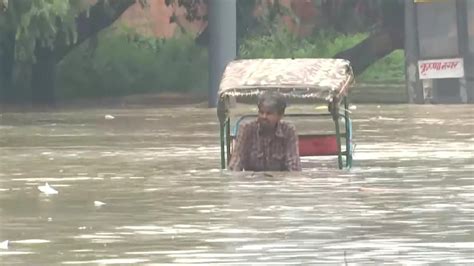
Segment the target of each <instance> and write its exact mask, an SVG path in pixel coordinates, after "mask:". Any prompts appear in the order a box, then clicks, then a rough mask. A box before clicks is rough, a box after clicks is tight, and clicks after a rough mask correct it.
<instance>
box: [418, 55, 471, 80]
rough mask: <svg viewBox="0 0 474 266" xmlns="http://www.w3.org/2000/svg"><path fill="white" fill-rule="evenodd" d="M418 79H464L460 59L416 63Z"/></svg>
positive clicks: (461, 60) (462, 62)
mask: <svg viewBox="0 0 474 266" xmlns="http://www.w3.org/2000/svg"><path fill="white" fill-rule="evenodd" d="M418 73H419V75H420V79H443V78H462V77H464V60H463V59H462V58H450V59H435V60H421V61H418Z"/></svg>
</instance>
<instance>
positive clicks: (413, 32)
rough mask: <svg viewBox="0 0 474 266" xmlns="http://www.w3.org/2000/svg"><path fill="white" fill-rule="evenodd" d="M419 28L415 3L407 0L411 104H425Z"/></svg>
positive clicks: (406, 31) (406, 23)
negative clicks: (420, 78) (419, 71)
mask: <svg viewBox="0 0 474 266" xmlns="http://www.w3.org/2000/svg"><path fill="white" fill-rule="evenodd" d="M417 26H418V25H417V21H416V4H415V1H414V0H405V79H406V86H407V90H408V102H409V103H423V93H422V89H421V83H420V81H419V77H418V59H419V47H418V31H417V28H418V27H417ZM420 92H421V93H420Z"/></svg>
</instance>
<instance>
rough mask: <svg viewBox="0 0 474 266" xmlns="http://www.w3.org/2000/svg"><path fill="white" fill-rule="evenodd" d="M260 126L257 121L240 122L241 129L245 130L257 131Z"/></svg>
mask: <svg viewBox="0 0 474 266" xmlns="http://www.w3.org/2000/svg"><path fill="white" fill-rule="evenodd" d="M257 128H258V123H257V121H255V120H254V121H245V122H242V124H240V126H239V131H240V130H242V131H243V132H247V133H248V132H252V131H255V130H257Z"/></svg>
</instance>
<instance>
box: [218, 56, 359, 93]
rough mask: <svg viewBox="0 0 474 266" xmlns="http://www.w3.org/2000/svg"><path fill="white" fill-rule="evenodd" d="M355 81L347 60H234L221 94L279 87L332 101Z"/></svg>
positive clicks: (286, 91)
mask: <svg viewBox="0 0 474 266" xmlns="http://www.w3.org/2000/svg"><path fill="white" fill-rule="evenodd" d="M352 81H353V73H352V68H351V65H350V63H349V61H347V60H344V59H321V58H318V59H316V58H300V59H247V60H236V61H232V62H230V63H229V64H228V65H227V67H226V69H225V71H224V74H223V76H222V80H221V83H220V88H219V97H220V98H223V97H224V96H236V97H239V96H251V95H257V94H260V93H261V92H263V91H266V90H276V91H279V92H281V93H283V94H285V95H286V96H289V97H296V98H316V99H320V100H326V101H332V99H333V98H334V97H339V96H341V95H346V94H347V93H348V89H349V85H350V84H351V82H352Z"/></svg>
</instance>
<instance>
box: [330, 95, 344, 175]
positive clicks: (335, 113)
mask: <svg viewBox="0 0 474 266" xmlns="http://www.w3.org/2000/svg"><path fill="white" fill-rule="evenodd" d="M333 104H337V103H333ZM336 107H337V106H334V107H333V108H334V109H333V114H332V115H333V120H334V123H335V124H336V141H337V163H338V165H339V169H342V167H343V165H342V154H341V132H340V129H339V110H337V108H336Z"/></svg>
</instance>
